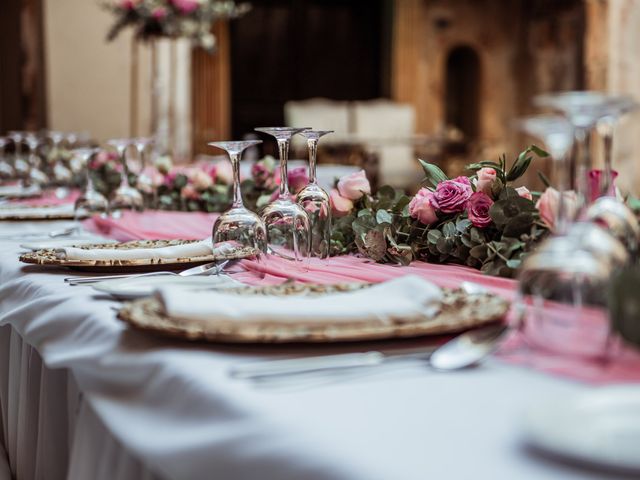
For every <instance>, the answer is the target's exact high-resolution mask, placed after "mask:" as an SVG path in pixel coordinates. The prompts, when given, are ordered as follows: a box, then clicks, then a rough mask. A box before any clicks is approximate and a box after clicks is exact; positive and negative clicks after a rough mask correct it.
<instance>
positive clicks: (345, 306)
mask: <svg viewBox="0 0 640 480" xmlns="http://www.w3.org/2000/svg"><path fill="white" fill-rule="evenodd" d="M156 295H157V297H158V298H159V299H160V301H161V302H162V304H163V306H164V310H165V313H166V314H167V315H169V316H170V317H174V318H180V319H183V320H190V321H196V322H207V321H213V320H215V321H217V322H224V321H228V322H247V323H268V324H277V323H301V324H302V323H305V322H306V323H310V324H314V323H315V324H317V323H322V324H327V323H336V324H341V323H349V322H375V323H380V324H387V323H389V322H390V321H392V320H393V319H399V320H402V319H407V318H415V317H424V316H433V315H435V314H436V313H437V312H438V310H439V308H440V302H441V300H442V296H443V294H442V290H441V289H440V288H439V287H437V286H436V285H434V284H433V283H431V282H428V281H426V280H423V279H422V278H420V277H417V276H415V275H407V276H404V277H400V278H397V279H395V280H391V281H388V282H384V283H381V284H378V285H375V286H373V287H370V288H365V289H363V290H356V291H351V292H343V293H332V294H328V295H320V296H302V295H301V296H275V295H272V296H269V295H255V296H253V295H252V296H250V297H249V296H246V295H238V294H232V293H224V292H206V293H205V292H193V291H184V290H178V289H171V288H160V289H159V290H158V291H157V292H156Z"/></svg>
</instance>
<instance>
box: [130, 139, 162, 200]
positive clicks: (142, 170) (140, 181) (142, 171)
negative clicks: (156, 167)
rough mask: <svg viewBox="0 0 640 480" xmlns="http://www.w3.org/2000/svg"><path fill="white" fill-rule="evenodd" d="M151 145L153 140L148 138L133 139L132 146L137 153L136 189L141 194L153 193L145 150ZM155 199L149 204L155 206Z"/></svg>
mask: <svg viewBox="0 0 640 480" xmlns="http://www.w3.org/2000/svg"><path fill="white" fill-rule="evenodd" d="M152 144H153V139H152V138H148V137H137V138H134V139H133V145H134V147H136V152H137V153H138V172H135V173H136V174H137V177H138V178H137V181H136V187H137V188H138V189H139V190H140V191H141V192H143V193H146V194H150V193H151V192H154V188H153V180H152V179H151V177H150V176H149V175H148V174H147V172H146V168H147V148H148V147H149V145H152ZM155 200H156V199H155V198H153V199H151V200H150V203H151V202H152V203H154V204H155Z"/></svg>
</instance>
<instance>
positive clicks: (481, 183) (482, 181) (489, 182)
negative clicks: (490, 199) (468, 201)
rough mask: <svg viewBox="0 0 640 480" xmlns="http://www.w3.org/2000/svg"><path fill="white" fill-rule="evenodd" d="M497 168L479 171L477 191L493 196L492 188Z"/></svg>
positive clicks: (486, 168)
mask: <svg viewBox="0 0 640 480" xmlns="http://www.w3.org/2000/svg"><path fill="white" fill-rule="evenodd" d="M496 176H497V174H496V170H495V168H490V167H484V168H481V169H480V170H478V179H477V181H476V191H477V192H483V193H486V194H487V195H489V196H491V187H492V186H493V182H495V180H496Z"/></svg>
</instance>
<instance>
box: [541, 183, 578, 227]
mask: <svg viewBox="0 0 640 480" xmlns="http://www.w3.org/2000/svg"><path fill="white" fill-rule="evenodd" d="M562 200H563V202H562V204H563V208H564V211H565V215H566V217H567V218H568V219H571V218H573V217H574V216H575V214H576V212H577V209H578V196H577V195H576V192H574V191H572V190H571V191H568V192H564V193H563V196H562ZM559 206H560V192H558V190H556V189H555V188H552V187H547V189H546V190H545V191H544V193H543V194H542V195H541V196H540V199H539V200H538V203H536V208H537V209H538V210H539V211H540V218H541V219H542V221H543V222H544V223H546V224H547V227H549V229H550V230H554V228H555V226H556V219H557V217H558V207H559Z"/></svg>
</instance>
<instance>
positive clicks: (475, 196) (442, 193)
mask: <svg viewBox="0 0 640 480" xmlns="http://www.w3.org/2000/svg"><path fill="white" fill-rule="evenodd" d="M497 177H498V175H497V172H496V170H495V169H494V168H481V169H480V170H478V173H477V179H476V180H475V187H476V191H475V192H474V191H473V186H472V184H471V181H470V180H469V178H468V177H466V176H464V175H463V176H459V177H456V178H453V179H451V180H444V181H442V182H440V183H438V185H437V187H436V189H435V190H433V191H432V190H429V189H428V188H421V189H420V190H419V191H418V193H416V195H415V196H414V197H413V198H412V199H411V202H410V203H409V215H410V216H411V217H412V218H415V219H417V220H419V221H420V223H423V224H425V225H432V224H434V223H437V222H438V220H439V216H438V214H443V215H449V214H454V213H462V212H465V211H466V212H467V216H468V218H469V220H470V221H471V223H472V224H473V225H474V226H475V227H478V228H486V227H488V226H489V225H491V215H490V214H489V212H490V209H491V206H492V205H493V203H494V193H493V192H494V191H495V190H498V188H496V187H499V185H496V182H499V180H498V178H497ZM516 192H518V195H520V196H521V197H523V198H526V199H527V200H531V199H532V196H531V192H530V191H529V190H528V189H527V188H526V187H518V188H516Z"/></svg>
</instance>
